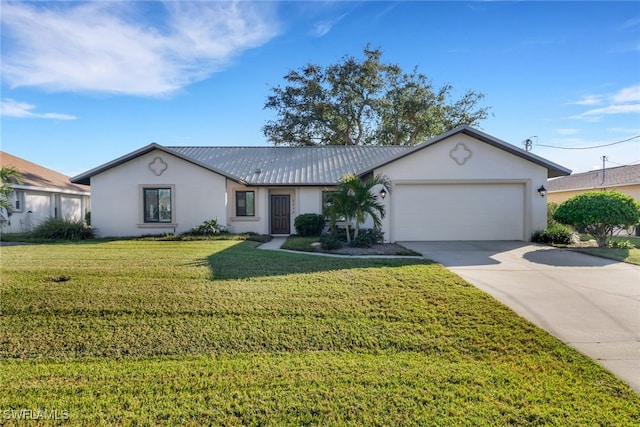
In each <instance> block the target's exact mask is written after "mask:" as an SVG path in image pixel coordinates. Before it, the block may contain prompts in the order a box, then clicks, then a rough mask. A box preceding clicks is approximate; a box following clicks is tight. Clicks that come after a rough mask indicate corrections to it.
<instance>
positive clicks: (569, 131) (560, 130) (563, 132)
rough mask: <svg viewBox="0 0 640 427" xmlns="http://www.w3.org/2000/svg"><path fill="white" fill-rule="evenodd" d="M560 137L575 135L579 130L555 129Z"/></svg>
mask: <svg viewBox="0 0 640 427" xmlns="http://www.w3.org/2000/svg"><path fill="white" fill-rule="evenodd" d="M556 132H558V133H559V134H560V135H575V134H576V133H580V129H556Z"/></svg>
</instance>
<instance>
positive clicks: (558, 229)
mask: <svg viewBox="0 0 640 427" xmlns="http://www.w3.org/2000/svg"><path fill="white" fill-rule="evenodd" d="M572 239H573V231H572V230H571V228H569V227H567V226H566V225H562V224H554V225H551V226H550V227H548V228H547V229H546V230H543V231H536V232H535V233H534V234H533V236H532V238H531V240H532V241H533V242H536V243H546V244H552V245H568V244H570V243H571V241H572Z"/></svg>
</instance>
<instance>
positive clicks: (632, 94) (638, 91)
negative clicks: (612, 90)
mask: <svg viewBox="0 0 640 427" xmlns="http://www.w3.org/2000/svg"><path fill="white" fill-rule="evenodd" d="M613 102H615V103H625V102H640V85H637V86H631V87H626V88H624V89H622V90H620V91H619V92H618V93H616V94H615V95H613Z"/></svg>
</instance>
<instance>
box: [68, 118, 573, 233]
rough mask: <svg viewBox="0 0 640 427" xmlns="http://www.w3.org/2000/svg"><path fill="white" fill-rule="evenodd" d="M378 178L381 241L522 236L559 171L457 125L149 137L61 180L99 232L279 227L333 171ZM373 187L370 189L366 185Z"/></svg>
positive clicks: (331, 180)
mask: <svg viewBox="0 0 640 427" xmlns="http://www.w3.org/2000/svg"><path fill="white" fill-rule="evenodd" d="M348 172H354V173H356V174H358V175H360V176H363V177H366V176H368V175H370V174H376V175H377V174H383V175H386V176H387V177H388V178H389V179H390V180H391V183H392V185H391V188H390V189H388V190H389V191H388V193H387V195H386V197H385V198H384V199H382V198H381V199H380V200H381V201H382V202H383V203H384V204H385V206H386V213H387V214H386V216H385V218H384V219H383V222H382V231H383V232H384V233H385V234H384V236H385V241H391V242H395V241H407V240H524V241H528V240H529V239H530V237H531V234H532V233H533V232H534V231H536V230H540V229H544V228H545V227H546V204H547V203H546V202H547V201H546V198H545V197H541V195H540V193H539V191H538V189H539V188H540V187H542V186H543V185H546V184H547V178H548V177H556V176H563V175H569V174H570V173H571V171H570V170H568V169H566V168H563V167H562V166H559V165H557V164H554V163H552V162H549V161H547V160H545V159H543V158H541V157H538V156H536V155H534V154H531V153H528V152H526V151H524V150H521V149H520V148H518V147H515V146H513V145H511V144H508V143H506V142H504V141H501V140H499V139H497V138H494V137H492V136H490V135H487V134H485V133H483V132H480V131H478V130H476V129H473V128H471V127H468V126H461V127H459V128H456V129H454V130H452V131H450V132H447V133H445V134H443V135H440V136H438V137H436V138H433V139H431V140H428V141H425V142H423V143H421V144H419V145H416V146H413V147H399V146H384V147H377V146H358V147H351V146H326V147H164V146H162V145H159V144H155V143H153V144H150V145H147V146H146V147H143V148H141V149H139V150H137V151H134V152H132V153H130V154H127V155H125V156H123V157H120V158H118V159H115V160H113V161H111V162H109V163H106V164H104V165H102V166H99V167H97V168H95V169H92V170H90V171H87V172H85V173H83V174H81V175H78V176H76V177H74V178H72V179H71V181H72V182H74V183H77V184H85V185H88V184H90V185H91V194H92V225H93V226H94V227H95V228H96V231H97V233H98V234H99V235H101V236H134V235H144V234H161V233H174V232H175V233H182V232H186V231H188V230H190V229H191V228H193V227H194V226H196V225H199V224H201V223H202V222H203V221H205V220H208V219H217V220H218V222H219V223H221V224H223V225H225V226H227V227H228V228H229V230H230V231H232V232H256V233H261V234H272V235H288V234H291V233H294V232H295V230H294V227H293V223H294V219H295V217H296V216H297V215H299V214H304V213H321V212H322V209H323V206H322V201H323V192H325V191H330V190H331V189H332V188H333V187H334V186H335V185H336V183H337V181H338V179H339V178H340V176H342V175H343V174H345V173H348ZM376 191H377V190H376Z"/></svg>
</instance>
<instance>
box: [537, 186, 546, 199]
mask: <svg viewBox="0 0 640 427" xmlns="http://www.w3.org/2000/svg"><path fill="white" fill-rule="evenodd" d="M538 193H540V197H544V196H546V195H547V189H546V188H544V185H541V186H540V188H538Z"/></svg>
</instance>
